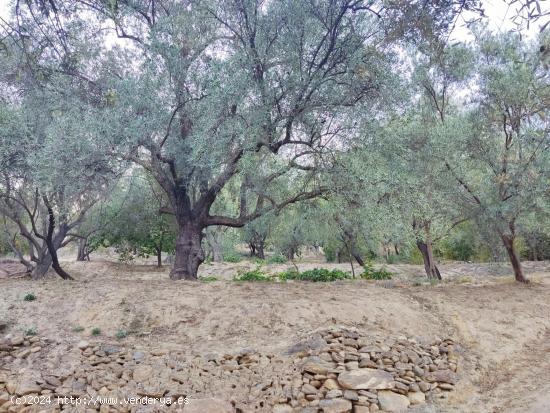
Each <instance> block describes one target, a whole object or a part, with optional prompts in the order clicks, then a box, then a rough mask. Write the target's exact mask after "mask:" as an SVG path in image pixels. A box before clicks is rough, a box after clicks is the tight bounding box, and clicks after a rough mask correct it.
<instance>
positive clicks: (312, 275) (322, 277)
mask: <svg viewBox="0 0 550 413" xmlns="http://www.w3.org/2000/svg"><path fill="white" fill-rule="evenodd" d="M348 278H351V276H350V275H349V273H347V272H344V271H340V270H328V269H326V268H314V269H312V270H308V271H303V272H298V271H296V270H289V271H285V272H282V273H280V274H279V279H280V280H282V281H286V280H297V281H312V282H330V281H336V280H345V279H348Z"/></svg>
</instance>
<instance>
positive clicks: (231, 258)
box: [223, 254, 242, 262]
mask: <svg viewBox="0 0 550 413" xmlns="http://www.w3.org/2000/svg"><path fill="white" fill-rule="evenodd" d="M223 260H224V261H225V262H239V261H241V260H242V257H241V256H240V255H238V254H227V255H224V256H223Z"/></svg>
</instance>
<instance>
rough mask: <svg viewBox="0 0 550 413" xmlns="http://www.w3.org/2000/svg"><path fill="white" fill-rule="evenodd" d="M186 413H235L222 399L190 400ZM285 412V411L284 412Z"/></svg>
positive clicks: (231, 406) (230, 405)
mask: <svg viewBox="0 0 550 413" xmlns="http://www.w3.org/2000/svg"><path fill="white" fill-rule="evenodd" d="M183 410H184V411H185V413H234V412H235V408H234V407H233V405H232V404H231V403H229V402H228V401H226V400H221V399H190V400H189V403H188V404H186V405H185V407H184V409H183ZM283 411H284V410H283Z"/></svg>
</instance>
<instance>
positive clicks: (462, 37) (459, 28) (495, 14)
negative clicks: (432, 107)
mask: <svg viewBox="0 0 550 413" xmlns="http://www.w3.org/2000/svg"><path fill="white" fill-rule="evenodd" d="M482 2H483V7H484V9H485V14H486V16H487V21H488V23H489V27H490V28H491V29H492V30H495V31H499V30H503V31H507V30H510V29H514V28H515V25H514V23H513V22H512V21H511V17H512V16H514V14H515V12H516V8H517V7H518V6H516V5H514V6H509V5H508V4H507V2H506V0H483V1H482ZM11 3H12V0H0V17H2V18H4V19H6V18H7V17H8V16H9V7H10V4H11ZM540 5H541V7H542V8H543V9H546V11H550V0H542V1H541V2H540ZM542 11H543V12H544V11H545V10H542ZM470 16H471V15H470ZM467 17H468V15H465V16H463V17H462V18H461V19H459V21H458V22H457V24H456V27H455V29H454V30H453V33H452V34H451V36H450V38H451V39H452V40H457V41H466V40H469V39H470V35H469V30H468V29H467V28H466V27H465V25H464V18H467ZM540 25H541V23H535V24H533V25H532V26H531V27H530V29H529V30H528V31H527V30H526V29H524V30H523V31H522V33H524V34H525V35H527V37H534V36H535V35H536V34H537V33H538V32H539V28H540Z"/></svg>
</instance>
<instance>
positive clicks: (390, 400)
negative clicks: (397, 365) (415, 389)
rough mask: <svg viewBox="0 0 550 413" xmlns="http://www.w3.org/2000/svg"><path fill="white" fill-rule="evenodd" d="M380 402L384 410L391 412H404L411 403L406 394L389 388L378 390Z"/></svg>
mask: <svg viewBox="0 0 550 413" xmlns="http://www.w3.org/2000/svg"><path fill="white" fill-rule="evenodd" d="M378 403H380V407H381V408H382V410H384V411H386V412H391V413H399V412H404V411H406V410H407V408H408V407H409V405H410V404H411V402H410V401H409V399H408V398H407V397H406V396H403V395H401V394H397V393H394V392H392V391H389V390H381V391H379V392H378Z"/></svg>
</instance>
